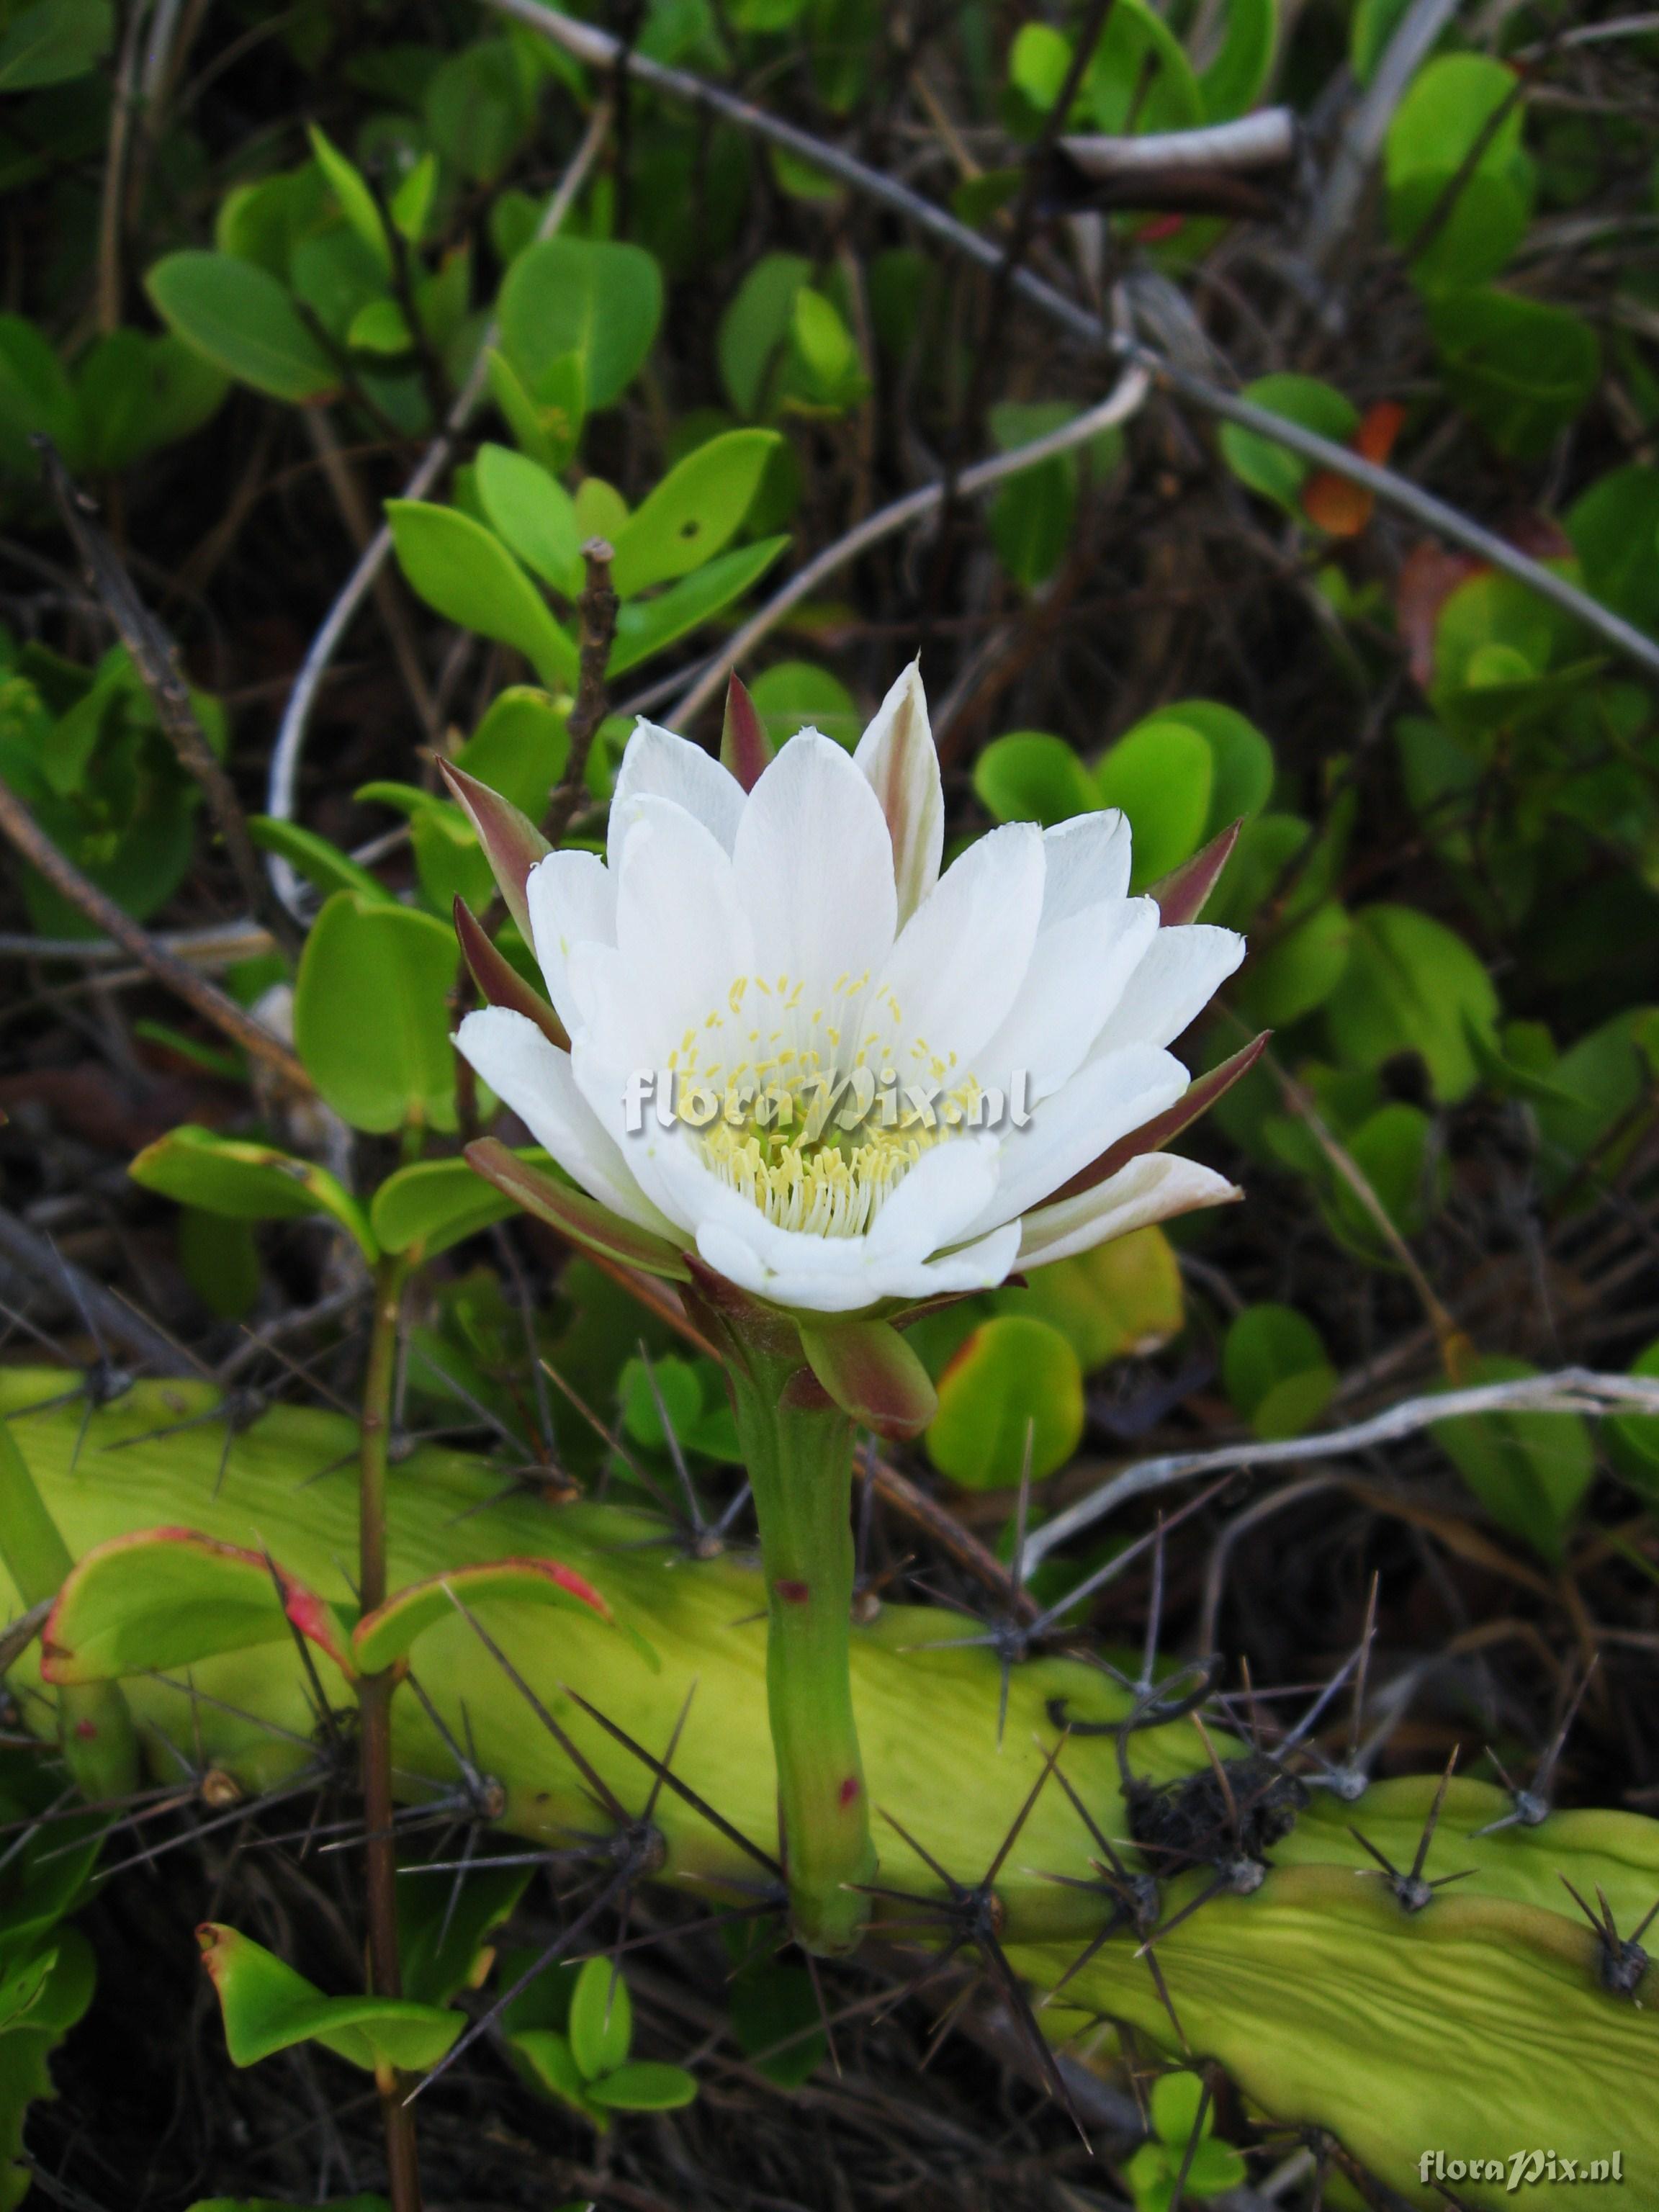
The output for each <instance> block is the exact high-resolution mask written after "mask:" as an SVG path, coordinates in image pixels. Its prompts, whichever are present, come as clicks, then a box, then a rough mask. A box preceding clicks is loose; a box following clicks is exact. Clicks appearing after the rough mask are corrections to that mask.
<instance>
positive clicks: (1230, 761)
mask: <svg viewBox="0 0 1659 2212" xmlns="http://www.w3.org/2000/svg"><path fill="white" fill-rule="evenodd" d="M1157 719H1158V720H1159V721H1160V722H1184V723H1185V724H1186V726H1187V727H1188V729H1189V730H1196V731H1197V732H1198V733H1199V735H1200V737H1201V738H1203V739H1204V740H1205V742H1206V744H1208V746H1209V748H1210V752H1211V756H1212V760H1213V762H1214V774H1213V776H1212V781H1211V784H1210V812H1209V817H1208V819H1207V820H1206V823H1205V824H1204V835H1205V836H1206V838H1209V837H1215V836H1219V835H1220V833H1221V832H1222V830H1224V829H1228V828H1230V827H1231V824H1232V823H1235V822H1237V821H1241V820H1248V819H1249V817H1250V816H1251V815H1253V814H1259V813H1261V810H1262V808H1263V807H1264V806H1266V805H1267V801H1268V800H1269V799H1271V798H1272V797H1273V747H1272V746H1271V745H1270V744H1268V743H1267V739H1266V738H1264V737H1263V736H1262V734H1261V731H1260V730H1258V729H1257V727H1256V726H1255V723H1254V722H1252V721H1251V720H1249V717H1248V716H1247V715H1244V714H1240V713H1239V711H1238V709H1237V708H1236V707H1224V706H1223V705H1222V703H1221V702H1220V701H1219V700H1218V699H1177V700H1176V701H1175V702H1174V703H1173V704H1172V705H1170V706H1168V707H1160V708H1158V716H1157Z"/></svg>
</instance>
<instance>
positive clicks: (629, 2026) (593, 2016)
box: [570, 1952, 634, 2081]
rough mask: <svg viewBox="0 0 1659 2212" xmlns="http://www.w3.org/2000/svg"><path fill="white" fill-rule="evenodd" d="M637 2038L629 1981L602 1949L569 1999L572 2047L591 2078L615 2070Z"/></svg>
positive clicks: (584, 2071) (582, 1974)
mask: <svg viewBox="0 0 1659 2212" xmlns="http://www.w3.org/2000/svg"><path fill="white" fill-rule="evenodd" d="M633 2039H634V2008H633V2005H632V2003H631V2002H630V2001H629V1995H628V1984H627V1983H626V1981H624V1979H623V1977H622V1975H621V1974H619V1973H618V1972H617V1971H616V1969H615V1968H614V1967H613V1966H612V1964H611V1960H610V1958H609V1957H608V1956H607V1955H606V1954H605V1953H604V1952H601V1953H600V1954H599V1956H598V1957H597V1958H592V1959H590V1960H588V1961H587V1963H586V1966H584V1967H583V1968H582V1970H581V1972H580V1974H579V1975H578V1976H577V1978H576V1989H575V1994H574V1996H572V1998H571V2000H570V2051H571V2056H572V2057H574V2060H575V2062H576V2063H577V2065H578V2066H579V2067H580V2069H581V2071H582V2073H583V2075H585V2076H586V2079H587V2080H588V2081H598V2080H599V2077H600V2075H605V2074H614V2073H615V2071H616V2070H617V2067H619V2066H620V2065H621V2064H622V2063H623V2060H624V2059H625V2058H626V2057H627V2056H628V2046H629V2044H630V2043H632V2041H633Z"/></svg>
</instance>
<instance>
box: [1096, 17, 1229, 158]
mask: <svg viewBox="0 0 1659 2212" xmlns="http://www.w3.org/2000/svg"><path fill="white" fill-rule="evenodd" d="M1084 98H1085V100H1086V102H1087V104H1088V106H1089V110H1090V112H1091V114H1092V116H1093V118H1094V121H1095V125H1096V128H1097V130H1101V131H1109V132H1114V133H1115V132H1121V131H1127V130H1129V129H1130V128H1131V127H1133V130H1134V131H1136V132H1137V133H1139V132H1141V131H1188V130H1192V129H1194V128H1195V127H1196V126H1197V125H1199V124H1200V123H1202V122H1203V120H1204V99H1203V94H1201V93H1200V90H1199V85H1198V79H1197V78H1196V77H1195V76H1194V75H1193V65H1192V64H1191V63H1190V62H1189V61H1188V58H1187V56H1186V54H1185V52H1183V51H1182V46H1181V42H1180V40H1178V39H1177V38H1176V35H1175V33H1174V32H1173V31H1171V30H1170V27H1169V25H1168V24H1167V23H1165V22H1164V19H1163V18H1162V16H1160V15H1155V14H1154V13H1153V12H1152V9H1151V8H1149V7H1147V6H1146V0H1115V4H1114V5H1113V8H1112V10H1111V12H1110V14H1109V15H1108V16H1107V18H1106V27H1105V29H1104V31H1103V33H1101V37H1100V41H1099V44H1098V45H1097V46H1096V48H1095V56H1094V59H1093V60H1092V61H1091V63H1090V64H1089V69H1088V73H1087V75H1086V76H1085V78H1084Z"/></svg>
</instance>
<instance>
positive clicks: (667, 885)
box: [617, 798, 754, 1068]
mask: <svg viewBox="0 0 1659 2212" xmlns="http://www.w3.org/2000/svg"><path fill="white" fill-rule="evenodd" d="M617 951H618V953H619V954H620V955H621V967H620V969H619V970H618V971H617V977H618V986H619V987H621V988H622V989H623V991H624V992H625V994H626V998H627V1002H628V1007H629V1010H630V1011H631V1012H632V1014H633V1017H634V1023H633V1036H632V1040H631V1045H630V1049H631V1050H633V1051H634V1052H635V1053H642V1054H646V1055H647V1056H646V1057H645V1059H644V1060H643V1061H642V1063H641V1064H642V1065H644V1066H647V1067H663V1066H678V1067H682V1068H683V1067H684V1066H686V1065H687V1055H688V1052H689V1050H690V1048H692V1046H694V1045H695V1046H696V1048H697V1053H698V1060H699V1064H700V1065H707V1064H708V1062H709V1061H715V1060H723V1059H725V1058H726V1057H727V1056H728V1054H727V1048H726V1044H725V1043H724V1042H722V1040H723V1039H724V1038H725V1037H726V1036H729V1031H728V1030H725V1029H723V1027H722V1024H726V1023H729V1021H730V1020H731V1018H732V1007H731V991H732V980H733V978H734V977H736V976H739V975H747V974H748V973H749V972H750V969H751V967H752V965H753V962H754V942H753V938H752V935H751V933H750V927H749V918H748V915H747V914H746V912H745V911H744V902H743V900H742V898H741V897H740V896H739V893H738V882H737V878H736V875H735V872H734V871H733V868H732V861H731V859H730V857H729V855H728V854H726V852H725V851H724V850H723V849H722V848H721V847H720V845H719V844H718V843H717V842H715V840H714V836H713V834H712V833H711V832H710V831H709V830H708V829H705V828H704V827H703V825H702V823H700V822H698V821H696V819H695V818H694V817H692V816H691V815H690V814H688V813H686V811H684V808H683V807H679V806H676V805H673V804H672V803H671V801H669V800H667V799H649V798H642V799H638V800H637V801H636V802H635V821H634V825H633V827H632V828H631V829H629V833H628V836H627V838H626V840H625V841H624V842H623V848H622V860H621V862H620V865H619V866H618V870H617ZM618 1027H619V1028H620V1024H619V1025H618ZM705 1048H706V1049H705ZM675 1055H678V1057H676V1056H675Z"/></svg>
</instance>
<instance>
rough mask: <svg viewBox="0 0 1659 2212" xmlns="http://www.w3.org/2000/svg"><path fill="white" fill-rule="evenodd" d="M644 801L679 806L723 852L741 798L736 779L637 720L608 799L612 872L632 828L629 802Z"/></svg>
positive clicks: (681, 741)
mask: <svg viewBox="0 0 1659 2212" xmlns="http://www.w3.org/2000/svg"><path fill="white" fill-rule="evenodd" d="M646 798H651V799H671V800H672V801H673V803H674V805H676V806H683V807H684V809H685V811H686V812H687V813H688V814H690V815H691V816H693V817H695V818H696V820H697V821H699V822H701V823H702V826H703V828H704V829H707V830H708V833H709V835H710V836H712V837H714V840H715V842H717V843H719V844H720V845H721V846H723V847H724V848H725V849H726V851H727V852H728V853H729V852H730V851H731V850H732V846H733V844H735V842H737V835H738V821H739V820H740V819H741V817H742V815H743V805H744V793H743V786H742V785H741V784H740V783H739V782H738V779H737V778H736V776H734V775H732V773H731V772H730V770H729V769H723V768H722V767H721V766H720V763H719V761H717V760H716V759H715V758H714V755H713V754H712V753H706V752H704V750H703V749H702V746H701V745H694V744H692V743H691V742H690V739H689V738H678V737H676V736H675V734H674V732H673V731H672V730H665V729H663V728H661V727H660V726H659V724H657V723H655V722H647V720H645V719H644V717H643V716H641V719H640V720H638V721H637V722H636V723H635V725H634V734H633V736H632V737H631V738H629V740H628V744H627V747H626V749H625V750H624V751H623V757H622V766H621V767H620V768H619V769H617V788H616V791H615V793H613V794H612V797H611V826H610V830H609V833H608V838H607V851H608V854H609V857H610V861H611V866H612V867H613V868H614V867H615V866H617V862H618V860H620V859H621V857H622V848H623V841H624V840H625V839H626V837H627V836H628V833H629V830H630V829H632V828H633V826H634V818H635V808H634V801H635V799H646Z"/></svg>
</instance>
